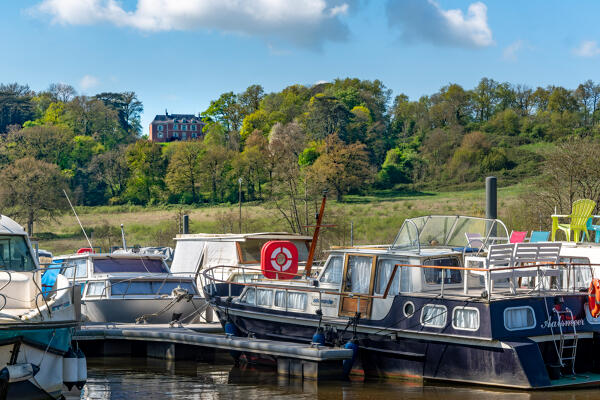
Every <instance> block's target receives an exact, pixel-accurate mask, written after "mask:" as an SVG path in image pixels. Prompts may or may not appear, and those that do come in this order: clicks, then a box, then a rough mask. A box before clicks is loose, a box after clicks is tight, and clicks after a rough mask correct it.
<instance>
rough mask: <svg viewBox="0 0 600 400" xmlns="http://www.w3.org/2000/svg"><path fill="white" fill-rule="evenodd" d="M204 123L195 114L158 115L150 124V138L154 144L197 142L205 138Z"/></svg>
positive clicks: (166, 113)
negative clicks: (178, 141)
mask: <svg viewBox="0 0 600 400" xmlns="http://www.w3.org/2000/svg"><path fill="white" fill-rule="evenodd" d="M203 127H204V122H202V119H201V118H200V117H197V116H195V115H194V114H169V113H168V112H167V111H166V110H165V114H164V115H157V116H155V117H154V120H153V121H152V123H150V135H149V138H150V140H151V141H152V142H159V143H161V142H173V141H176V140H195V139H199V138H202V137H203V133H202V128H203Z"/></svg>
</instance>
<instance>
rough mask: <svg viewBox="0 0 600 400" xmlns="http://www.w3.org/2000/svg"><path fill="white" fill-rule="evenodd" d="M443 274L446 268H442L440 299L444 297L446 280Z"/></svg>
mask: <svg viewBox="0 0 600 400" xmlns="http://www.w3.org/2000/svg"><path fill="white" fill-rule="evenodd" d="M445 275H446V270H445V269H442V287H441V289H442V290H441V296H442V299H443V298H444V281H445V280H446V277H445Z"/></svg>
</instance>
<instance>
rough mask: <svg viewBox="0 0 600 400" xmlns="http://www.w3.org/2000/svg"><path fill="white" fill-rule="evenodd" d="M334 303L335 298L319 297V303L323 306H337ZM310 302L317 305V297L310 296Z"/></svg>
mask: <svg viewBox="0 0 600 400" xmlns="http://www.w3.org/2000/svg"><path fill="white" fill-rule="evenodd" d="M336 303H337V301H336V300H335V299H321V305H322V306H323V307H337V305H336ZM312 304H313V305H314V306H318V305H319V298H318V297H313V298H312Z"/></svg>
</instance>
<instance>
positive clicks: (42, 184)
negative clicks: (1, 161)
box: [0, 157, 68, 235]
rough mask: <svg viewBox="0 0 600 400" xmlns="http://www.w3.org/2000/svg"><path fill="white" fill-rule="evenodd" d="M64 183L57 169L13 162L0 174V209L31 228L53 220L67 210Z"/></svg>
mask: <svg viewBox="0 0 600 400" xmlns="http://www.w3.org/2000/svg"><path fill="white" fill-rule="evenodd" d="M66 187H67V183H66V179H65V177H64V176H63V175H62V174H61V172H60V170H59V169H58V167H57V166H56V165H54V164H50V163H47V162H45V161H41V160H36V159H35V158H33V157H25V158H21V159H18V160H16V161H15V162H13V163H12V164H11V165H10V166H9V167H8V168H4V169H3V170H2V172H1V173H0V207H2V209H3V212H4V213H6V214H10V215H12V216H14V217H16V218H17V219H21V220H24V221H26V223H27V232H28V233H29V234H30V235H32V234H33V224H34V223H35V222H37V221H41V220H43V219H46V218H52V217H54V216H55V215H57V214H58V213H60V211H61V210H64V209H66V208H67V207H68V205H67V202H66V200H65V198H64V197H63V196H64V195H63V192H62V190H63V189H65V188H66Z"/></svg>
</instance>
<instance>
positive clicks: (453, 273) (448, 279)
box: [423, 257, 462, 285]
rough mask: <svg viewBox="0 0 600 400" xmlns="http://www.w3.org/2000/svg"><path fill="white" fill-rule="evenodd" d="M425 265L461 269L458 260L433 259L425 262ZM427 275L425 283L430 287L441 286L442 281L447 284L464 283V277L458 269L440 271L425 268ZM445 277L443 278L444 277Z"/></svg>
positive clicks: (451, 258) (450, 258)
mask: <svg viewBox="0 0 600 400" xmlns="http://www.w3.org/2000/svg"><path fill="white" fill-rule="evenodd" d="M423 265H433V266H437V267H460V263H459V261H458V258H455V257H447V258H433V259H429V260H425V262H424V263H423ZM423 273H424V274H425V282H426V283H427V284H428V285H441V283H442V279H443V280H444V283H445V284H451V283H462V276H461V275H460V270H458V269H438V268H423ZM442 275H443V277H442Z"/></svg>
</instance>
